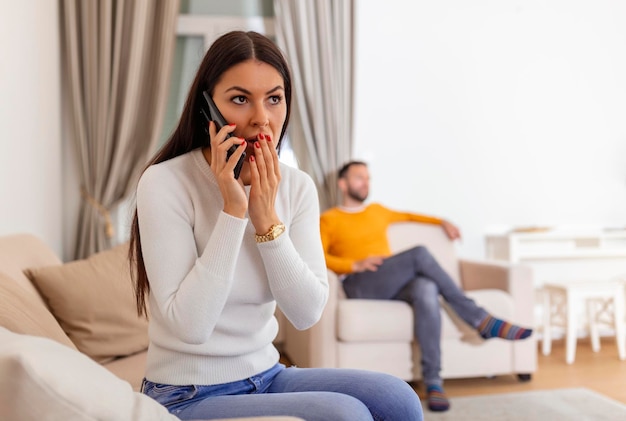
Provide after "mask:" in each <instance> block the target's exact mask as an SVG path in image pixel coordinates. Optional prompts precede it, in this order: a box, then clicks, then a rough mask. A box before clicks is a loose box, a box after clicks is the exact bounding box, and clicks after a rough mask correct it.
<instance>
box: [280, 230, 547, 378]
mask: <svg viewBox="0 0 626 421" xmlns="http://www.w3.org/2000/svg"><path fill="white" fill-rule="evenodd" d="M388 236H389V240H390V245H391V248H392V250H393V251H394V252H399V251H402V250H405V249H408V248H410V247H413V246H416V245H420V244H422V245H425V246H427V247H428V249H429V250H430V252H431V253H432V254H433V255H434V256H435V258H437V260H438V261H439V263H440V264H441V265H442V266H443V268H444V269H445V270H446V271H447V272H448V273H449V274H450V275H451V276H452V278H453V279H455V280H456V281H457V282H458V284H459V285H460V286H461V287H462V288H463V289H464V290H465V292H466V294H467V295H468V296H469V297H471V298H472V299H474V300H475V301H476V302H477V303H478V304H479V305H481V306H482V307H484V308H485V309H486V310H487V311H488V312H490V313H491V314H493V315H495V316H497V317H501V318H505V319H507V320H510V321H512V322H514V323H517V324H520V325H522V326H532V325H533V305H534V291H533V279H532V272H531V269H530V268H529V267H527V266H522V265H510V264H505V263H500V262H498V263H496V262H493V263H492V262H476V261H467V260H459V259H457V257H456V253H455V249H454V244H453V243H451V242H450V241H449V240H448V238H447V237H446V235H445V234H444V232H443V230H442V229H441V227H439V226H435V225H429V224H420V223H413V222H407V223H398V224H394V225H392V226H391V227H390V229H389V231H388ZM328 280H329V283H330V296H329V300H328V304H327V305H326V308H325V310H324V313H323V315H322V319H321V320H320V321H319V322H318V323H317V324H316V325H315V326H313V327H312V328H310V329H308V330H305V331H298V330H296V329H295V328H293V327H292V326H291V325H290V324H287V325H286V326H285V328H286V332H285V339H284V351H285V353H286V354H287V356H288V358H289V359H290V360H291V362H293V363H294V364H296V365H298V366H300V367H345V368H360V369H368V370H376V371H382V372H386V373H390V374H393V375H396V376H398V377H400V378H402V379H404V380H407V381H412V380H418V379H420V378H421V365H420V353H419V347H418V346H417V344H415V342H414V339H413V314H412V309H411V307H410V306H409V305H408V304H406V303H405V302H401V301H391V300H362V299H347V298H346V297H345V294H344V292H343V288H342V287H341V285H340V283H339V282H338V280H337V276H336V275H335V274H334V273H333V272H330V271H329V274H328ZM442 312H443V327H442V339H441V349H442V373H441V375H442V377H443V378H463V377H483V376H493V375H500V374H517V375H519V378H520V379H524V380H526V379H529V378H530V377H531V373H533V372H535V371H536V368H537V346H536V341H535V338H534V335H533V336H531V337H530V338H528V339H526V340H522V341H506V340H503V339H499V338H497V339H490V340H483V339H482V338H481V337H480V336H479V335H478V334H477V332H476V331H475V330H474V329H472V328H471V327H470V326H468V325H467V324H465V323H464V322H463V321H462V320H460V318H459V317H458V316H456V314H454V313H453V312H451V311H449V309H448V308H447V307H446V306H445V305H444V306H443V310H442Z"/></svg>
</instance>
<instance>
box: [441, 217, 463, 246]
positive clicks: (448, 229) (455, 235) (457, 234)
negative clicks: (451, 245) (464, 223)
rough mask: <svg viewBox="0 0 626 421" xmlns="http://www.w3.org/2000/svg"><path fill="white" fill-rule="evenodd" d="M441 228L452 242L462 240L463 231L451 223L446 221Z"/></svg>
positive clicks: (442, 222)
mask: <svg viewBox="0 0 626 421" xmlns="http://www.w3.org/2000/svg"><path fill="white" fill-rule="evenodd" d="M441 228H443V230H444V231H445V233H446V235H447V236H448V238H449V239H450V240H451V241H454V240H457V239H460V238H461V231H460V230H459V229H458V228H457V227H456V226H455V225H454V224H452V223H451V222H449V221H446V220H445V219H444V220H443V221H441Z"/></svg>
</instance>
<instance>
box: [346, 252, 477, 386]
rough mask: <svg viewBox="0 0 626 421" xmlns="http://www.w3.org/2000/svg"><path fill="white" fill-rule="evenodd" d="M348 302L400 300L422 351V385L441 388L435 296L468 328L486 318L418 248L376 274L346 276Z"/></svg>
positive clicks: (394, 258)
mask: <svg viewBox="0 0 626 421" xmlns="http://www.w3.org/2000/svg"><path fill="white" fill-rule="evenodd" d="M343 289H344V290H345V292H346V296H347V297H348V298H366V299H379V300H402V301H406V302H407V303H409V304H410V305H411V307H413V317H414V324H413V327H414V330H415V332H414V334H415V337H416V338H417V341H418V342H419V346H420V350H421V351H422V360H421V363H422V376H423V377H424V383H426V384H438V385H441V384H442V380H441V375H440V374H439V373H440V371H441V306H440V304H439V295H441V296H442V297H443V298H444V299H445V300H446V301H447V302H448V304H450V307H452V309H453V310H454V311H455V313H456V314H458V315H459V317H460V318H461V319H463V320H464V321H465V322H466V323H467V324H469V325H470V326H472V327H478V325H479V324H480V322H481V321H482V320H483V319H484V318H485V317H486V316H487V315H488V313H487V312H486V311H485V310H484V309H483V308H482V307H479V306H477V305H476V303H475V302H474V301H473V300H472V299H470V298H468V297H467V296H466V295H465V294H464V293H463V291H462V290H461V289H460V288H459V287H458V286H457V285H456V283H455V282H454V280H452V278H450V275H448V274H447V273H446V271H444V270H443V268H442V267H441V266H440V265H439V263H438V262H437V260H435V258H434V257H433V256H432V254H430V252H429V251H428V249H427V248H425V247H422V246H418V247H414V248H412V249H409V250H406V251H404V252H402V253H398V254H396V255H394V256H391V257H389V258H387V259H385V260H384V261H383V264H382V265H380V266H379V267H378V270H377V271H376V272H372V271H365V272H358V273H353V274H351V275H348V276H347V277H346V278H345V279H344V280H343Z"/></svg>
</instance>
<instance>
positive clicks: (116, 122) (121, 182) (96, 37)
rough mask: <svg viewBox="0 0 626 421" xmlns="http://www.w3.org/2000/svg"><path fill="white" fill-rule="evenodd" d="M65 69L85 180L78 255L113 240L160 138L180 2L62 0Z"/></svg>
mask: <svg viewBox="0 0 626 421" xmlns="http://www.w3.org/2000/svg"><path fill="white" fill-rule="evenodd" d="M60 5H61V20H62V21H61V36H62V53H63V61H62V62H63V67H64V68H63V74H64V77H65V78H66V80H65V86H66V88H67V90H66V92H65V93H64V94H65V95H68V96H69V98H68V100H67V101H65V102H66V103H67V107H68V108H69V109H66V110H65V111H66V112H68V113H69V121H70V122H71V129H70V133H69V135H70V136H71V137H72V138H73V144H74V146H75V157H76V160H77V163H78V167H79V176H80V181H81V185H82V186H81V197H82V198H83V200H82V202H81V209H80V217H79V221H78V230H77V239H76V249H75V258H77V259H78V258H83V257H86V256H89V255H91V254H93V253H95V252H97V251H100V250H104V249H107V248H109V247H110V246H111V245H112V241H111V240H112V237H113V235H114V233H113V224H112V221H111V216H110V213H111V211H112V210H113V209H114V208H115V207H116V206H117V204H119V203H120V202H121V201H122V200H123V199H124V198H126V197H127V196H128V194H129V193H130V192H131V191H132V190H133V189H134V184H135V182H136V179H137V177H138V174H139V171H140V170H141V169H143V167H144V165H145V164H146V162H147V159H148V157H149V155H150V154H151V153H152V152H153V150H154V147H155V145H156V143H157V140H158V137H159V132H160V129H161V123H162V120H163V114H164V110H165V104H166V100H167V95H168V91H169V80H170V71H171V62H172V56H173V51H174V45H175V44H174V43H175V39H176V19H177V16H178V10H179V0H157V1H152V0H126V1H124V0H97V1H96V0H61V1H60Z"/></svg>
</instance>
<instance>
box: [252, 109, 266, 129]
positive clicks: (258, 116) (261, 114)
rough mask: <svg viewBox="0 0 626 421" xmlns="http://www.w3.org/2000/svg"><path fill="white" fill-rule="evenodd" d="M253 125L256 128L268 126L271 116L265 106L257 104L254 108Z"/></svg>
mask: <svg viewBox="0 0 626 421" xmlns="http://www.w3.org/2000/svg"><path fill="white" fill-rule="evenodd" d="M251 123H252V125H254V126H261V127H262V126H267V124H268V123H269V115H268V113H267V110H266V109H265V104H256V105H255V106H254V108H253V113H252V121H251Z"/></svg>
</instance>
